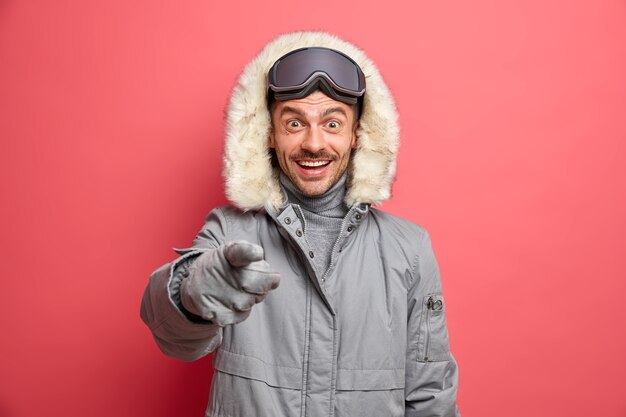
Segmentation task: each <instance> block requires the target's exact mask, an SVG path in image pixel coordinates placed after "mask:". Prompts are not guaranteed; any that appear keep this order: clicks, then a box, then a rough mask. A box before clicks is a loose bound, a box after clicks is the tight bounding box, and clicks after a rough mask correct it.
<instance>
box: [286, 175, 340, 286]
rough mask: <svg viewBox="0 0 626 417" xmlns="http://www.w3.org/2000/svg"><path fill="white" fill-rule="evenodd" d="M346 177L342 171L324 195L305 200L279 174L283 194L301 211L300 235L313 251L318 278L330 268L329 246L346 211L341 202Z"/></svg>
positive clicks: (335, 238)
mask: <svg viewBox="0 0 626 417" xmlns="http://www.w3.org/2000/svg"><path fill="white" fill-rule="evenodd" d="M347 177H348V173H347V172H345V173H344V174H343V175H342V176H341V178H340V179H339V181H337V183H336V184H335V185H333V186H332V187H331V188H330V189H329V190H328V191H326V192H325V193H324V194H322V195H320V196H315V197H308V196H306V195H304V194H303V193H302V192H301V191H300V190H299V189H298V188H297V187H296V186H295V185H294V184H293V183H292V182H291V180H290V179H289V178H288V177H287V176H286V175H285V174H283V173H281V174H280V183H281V185H282V186H283V188H284V189H285V191H286V193H287V199H288V201H289V203H291V204H296V205H298V206H300V208H301V209H302V213H303V215H304V221H305V226H304V236H305V238H306V241H307V243H308V244H309V246H310V247H311V249H313V251H314V252H315V255H316V256H315V258H313V263H314V265H315V268H316V270H317V273H318V275H319V276H323V275H324V273H325V272H326V270H327V269H328V267H329V265H330V256H331V254H332V250H333V245H334V244H335V241H336V240H337V237H338V236H339V232H340V231H341V224H342V222H343V218H344V217H345V215H346V214H347V213H348V210H349V208H348V206H347V205H346V203H345V202H344V197H345V195H346V179H347Z"/></svg>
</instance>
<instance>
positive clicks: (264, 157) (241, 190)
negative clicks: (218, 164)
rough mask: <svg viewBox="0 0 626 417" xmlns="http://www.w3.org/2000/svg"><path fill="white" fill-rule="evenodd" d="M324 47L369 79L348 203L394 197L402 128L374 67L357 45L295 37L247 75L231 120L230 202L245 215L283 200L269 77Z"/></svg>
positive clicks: (227, 154) (227, 153)
mask: <svg viewBox="0 0 626 417" xmlns="http://www.w3.org/2000/svg"><path fill="white" fill-rule="evenodd" d="M309 46H321V47H327V48H331V49H336V50H338V51H341V52H343V53H345V54H347V55H348V56H350V57H351V58H352V59H353V60H354V61H356V62H357V63H358V64H359V66H360V67H361V69H362V70H363V73H364V74H365V78H366V91H365V99H364V105H363V113H362V115H361V118H360V126H359V128H358V130H357V137H358V139H357V148H356V150H355V151H354V153H353V154H352V161H351V166H350V168H349V169H350V175H349V179H348V191H347V193H346V203H347V204H348V205H349V206H352V205H354V204H358V203H368V204H380V203H381V202H382V201H384V200H386V199H388V198H389V197H390V195H391V184H392V183H393V180H394V177H395V173H396V155H397V151H398V144H399V127H398V123H397V118H398V116H397V111H396V106H395V102H394V100H393V97H392V96H391V93H390V92H389V89H388V88H387V85H386V84H385V82H384V81H383V79H382V77H381V75H380V73H379V72H378V69H377V68H376V67H375V65H374V63H373V62H372V61H371V60H370V59H369V58H367V56H365V54H364V53H363V51H361V50H360V49H358V48H357V47H356V46H354V45H352V44H350V43H348V42H346V41H343V40H341V39H339V38H337V37H336V36H333V35H330V34H328V33H324V32H295V33H289V34H286V35H282V36H279V37H278V38H276V39H275V40H273V41H271V42H270V43H269V44H267V45H266V46H265V48H264V49H263V50H262V51H261V52H260V53H259V54H258V55H257V56H256V58H254V59H253V60H252V61H251V62H250V63H249V64H248V65H247V66H246V67H245V69H244V70H243V72H242V74H241V75H240V77H239V80H238V82H237V85H236V86H235V88H234V90H233V93H232V96H231V99H230V103H229V105H228V109H227V116H226V144H225V149H224V177H225V179H226V194H227V196H228V198H229V199H230V201H231V202H232V203H233V204H235V205H236V206H238V207H239V208H241V209H243V210H251V209H259V208H262V207H267V208H269V207H273V208H278V207H280V205H281V204H282V203H283V201H282V200H283V195H282V193H281V190H280V185H279V182H278V172H277V171H276V170H275V169H274V168H272V164H271V153H270V149H269V147H268V138H269V132H270V113H269V111H268V109H267V105H266V91H267V72H268V71H269V69H270V68H271V66H272V65H273V64H274V62H275V61H276V60H277V59H278V58H280V57H281V56H282V55H284V54H286V53H287V52H290V51H293V50H294V49H298V48H303V47H309Z"/></svg>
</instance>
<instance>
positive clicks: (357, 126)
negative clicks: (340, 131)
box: [350, 120, 359, 149]
mask: <svg viewBox="0 0 626 417" xmlns="http://www.w3.org/2000/svg"><path fill="white" fill-rule="evenodd" d="M358 128H359V121H358V120H357V121H356V123H354V126H352V142H350V147H351V148H352V149H355V148H356V145H357V143H358V139H359V137H358V136H357V135H356V130H357V129H358Z"/></svg>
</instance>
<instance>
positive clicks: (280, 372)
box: [213, 349, 302, 389]
mask: <svg viewBox="0 0 626 417" xmlns="http://www.w3.org/2000/svg"><path fill="white" fill-rule="evenodd" d="M213 367H214V368H215V369H217V370H218V371H220V372H225V373H227V374H231V375H236V376H240V377H243V378H249V379H255V380H257V381H261V382H265V383H266V384H267V385H270V386H273V387H279V388H291V389H302V369H301V368H292V367H286V366H280V365H274V364H270V363H266V362H264V361H263V360H261V359H259V358H254V357H252V356H247V355H240V354H237V353H234V352H229V351H227V350H224V349H219V350H218V351H217V352H216V354H215V355H214V357H213Z"/></svg>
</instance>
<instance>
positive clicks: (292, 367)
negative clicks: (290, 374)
mask: <svg viewBox="0 0 626 417" xmlns="http://www.w3.org/2000/svg"><path fill="white" fill-rule="evenodd" d="M221 350H222V352H226V353H228V354H230V355H236V356H242V357H244V358H252V359H256V360H258V361H259V362H263V364H265V365H269V366H274V367H276V368H288V369H302V367H300V366H285V365H276V364H273V363H269V362H266V361H264V360H263V359H261V358H257V357H256V356H252V355H244V354H242V353H236V352H232V351H230V350H226V349H224V348H222V349H221Z"/></svg>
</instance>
